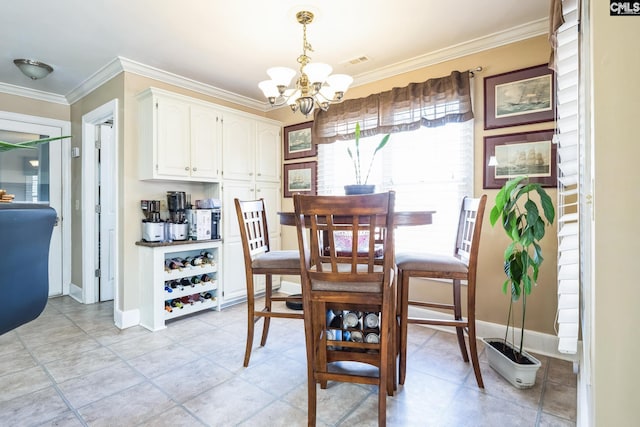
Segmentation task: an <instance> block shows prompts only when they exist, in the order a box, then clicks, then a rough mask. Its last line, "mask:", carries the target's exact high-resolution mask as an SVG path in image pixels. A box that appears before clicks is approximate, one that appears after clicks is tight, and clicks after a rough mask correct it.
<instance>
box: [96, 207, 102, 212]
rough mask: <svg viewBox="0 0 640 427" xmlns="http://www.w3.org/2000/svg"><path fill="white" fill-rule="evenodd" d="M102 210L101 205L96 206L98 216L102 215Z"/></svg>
mask: <svg viewBox="0 0 640 427" xmlns="http://www.w3.org/2000/svg"><path fill="white" fill-rule="evenodd" d="M100 210H101V207H100V205H96V213H97V214H99V213H100Z"/></svg>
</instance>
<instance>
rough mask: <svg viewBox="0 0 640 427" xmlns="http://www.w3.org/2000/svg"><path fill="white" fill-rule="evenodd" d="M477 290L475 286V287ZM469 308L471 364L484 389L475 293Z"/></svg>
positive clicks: (471, 294) (471, 295) (470, 299)
mask: <svg viewBox="0 0 640 427" xmlns="http://www.w3.org/2000/svg"><path fill="white" fill-rule="evenodd" d="M473 290H475V286H473ZM469 301H470V302H469V306H468V307H467V312H468V313H467V314H468V316H467V320H468V322H469V325H468V327H467V332H468V334H469V352H471V364H472V365H473V373H474V374H475V376H476V382H477V383H478V387H480V388H484V381H482V373H481V372H480V361H479V360H478V341H477V339H476V310H475V306H476V303H475V292H473V291H472V292H471V293H470V295H469Z"/></svg>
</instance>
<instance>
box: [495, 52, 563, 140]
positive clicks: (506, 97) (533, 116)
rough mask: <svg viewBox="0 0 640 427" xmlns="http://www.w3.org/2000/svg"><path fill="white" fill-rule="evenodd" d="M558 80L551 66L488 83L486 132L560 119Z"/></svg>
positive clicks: (539, 67) (502, 77)
mask: <svg viewBox="0 0 640 427" xmlns="http://www.w3.org/2000/svg"><path fill="white" fill-rule="evenodd" d="M554 95H555V79H554V73H553V70H551V69H549V67H548V66H547V64H542V65H537V66H535V67H529V68H523V69H521V70H516V71H509V72H508V73H502V74H496V75H494V76H488V77H486V78H485V79H484V128H485V129H496V128H502V127H507V126H519V125H527V124H531V123H540V122H550V121H553V120H554V119H555V116H556V103H555V97H554Z"/></svg>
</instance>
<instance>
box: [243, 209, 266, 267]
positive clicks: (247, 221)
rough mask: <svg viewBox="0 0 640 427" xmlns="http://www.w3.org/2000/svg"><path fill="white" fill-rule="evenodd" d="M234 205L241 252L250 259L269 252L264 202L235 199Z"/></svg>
mask: <svg viewBox="0 0 640 427" xmlns="http://www.w3.org/2000/svg"><path fill="white" fill-rule="evenodd" d="M235 204H236V213H237V216H238V224H240V236H241V238H242V246H243V250H244V251H245V252H246V254H248V255H249V257H250V258H251V259H254V258H255V257H257V256H258V255H260V254H263V253H265V252H269V251H270V248H269V230H268V228H267V214H266V210H265V206H264V200H263V199H259V200H249V201H241V200H238V199H236V200H235Z"/></svg>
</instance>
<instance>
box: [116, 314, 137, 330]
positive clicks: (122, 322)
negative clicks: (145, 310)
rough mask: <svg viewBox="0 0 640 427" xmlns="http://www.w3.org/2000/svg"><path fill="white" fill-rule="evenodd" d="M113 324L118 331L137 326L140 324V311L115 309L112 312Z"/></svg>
mask: <svg viewBox="0 0 640 427" xmlns="http://www.w3.org/2000/svg"><path fill="white" fill-rule="evenodd" d="M113 322H114V323H115V325H116V326H117V327H118V328H120V329H126V328H130V327H132V326H138V325H139V324H140V310H138V309H136V310H127V311H122V310H118V309H115V310H114V311H113Z"/></svg>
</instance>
